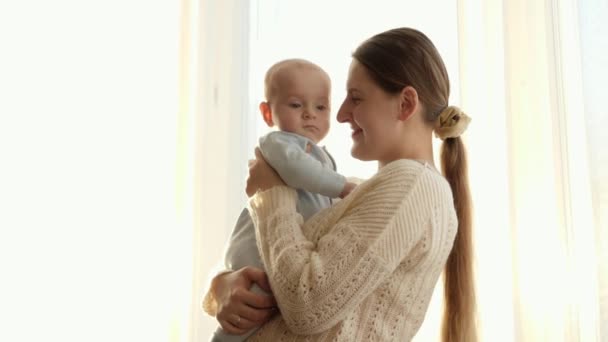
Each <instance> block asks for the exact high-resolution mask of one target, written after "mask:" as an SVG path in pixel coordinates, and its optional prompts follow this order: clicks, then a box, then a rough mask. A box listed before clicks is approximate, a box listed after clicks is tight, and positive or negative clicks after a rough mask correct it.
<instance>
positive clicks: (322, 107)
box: [317, 105, 327, 110]
mask: <svg viewBox="0 0 608 342" xmlns="http://www.w3.org/2000/svg"><path fill="white" fill-rule="evenodd" d="M326 109H327V106H325V105H318V106H317V110H326Z"/></svg>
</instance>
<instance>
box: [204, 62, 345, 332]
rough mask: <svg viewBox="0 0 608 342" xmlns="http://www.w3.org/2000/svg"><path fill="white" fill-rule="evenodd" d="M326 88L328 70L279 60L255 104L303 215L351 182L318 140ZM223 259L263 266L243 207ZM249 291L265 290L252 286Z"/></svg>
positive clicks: (325, 115)
mask: <svg viewBox="0 0 608 342" xmlns="http://www.w3.org/2000/svg"><path fill="white" fill-rule="evenodd" d="M330 88H331V82H330V79H329V75H328V74H327V73H326V72H325V71H324V70H323V69H321V68H320V67H319V66H317V65H315V64H313V63H311V62H309V61H306V60H302V59H289V60H284V61H281V62H278V63H276V64H274V65H273V66H272V67H271V68H270V69H269V70H268V71H267V72H266V77H265V96H266V101H265V102H262V103H260V112H261V114H262V117H263V119H264V122H266V124H267V125H268V126H269V127H274V126H278V128H279V131H274V132H271V133H269V134H267V135H265V136H263V137H261V138H260V140H259V148H260V150H261V152H262V155H263V156H264V159H265V160H266V161H267V162H268V163H269V164H270V165H271V166H272V167H273V168H274V169H275V170H276V171H277V173H278V174H279V176H280V177H281V178H282V179H283V181H284V182H285V183H286V184H287V185H288V186H290V187H292V188H295V189H297V190H298V202H297V210H298V212H299V213H300V214H301V215H302V217H303V219H304V220H307V219H308V218H309V217H311V216H312V215H314V214H315V213H317V212H318V211H319V210H321V209H323V208H327V207H329V206H330V205H331V204H332V200H333V199H334V198H337V197H340V198H343V197H345V196H346V195H348V194H349V193H350V192H351V191H352V190H353V189H354V187H355V186H356V185H355V183H352V182H349V181H347V180H346V178H345V177H344V176H342V175H340V174H338V173H337V172H336V165H335V162H334V160H333V158H332V157H331V156H330V155H329V153H328V152H327V151H326V150H325V148H323V147H319V146H318V145H317V143H319V141H321V140H322V139H323V138H324V137H325V136H326V135H327V133H328V131H329V126H330V124H329V123H330V117H329V114H330V113H329V112H330ZM224 262H225V264H226V267H227V268H228V269H232V270H236V269H240V268H242V267H244V266H255V267H258V268H262V269H263V268H264V265H263V264H262V261H261V260H260V256H259V254H258V248H257V245H256V239H255V227H254V226H253V223H252V221H251V217H250V216H249V212H248V211H247V209H246V208H245V209H244V210H243V211H242V213H241V215H240V217H239V219H238V221H237V223H236V226H235V227H234V229H233V231H232V235H231V237H230V241H229V244H228V246H227V250H226V254H225V260H224ZM252 291H255V292H258V293H264V291H263V290H262V289H260V288H259V287H258V286H257V285H253V287H252ZM235 323H237V322H235ZM237 324H238V323H237ZM256 330H257V329H252V330H251V331H249V332H248V333H246V334H244V335H240V336H237V335H230V334H227V333H225V332H224V331H223V330H222V329H221V328H218V329H217V330H216V332H215V334H214V336H213V338H212V341H214V342H226V341H231V342H232V341H244V340H246V339H247V337H249V336H250V335H251V334H253V333H254V332H255V331H256Z"/></svg>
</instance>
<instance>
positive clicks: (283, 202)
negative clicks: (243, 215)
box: [249, 186, 298, 222]
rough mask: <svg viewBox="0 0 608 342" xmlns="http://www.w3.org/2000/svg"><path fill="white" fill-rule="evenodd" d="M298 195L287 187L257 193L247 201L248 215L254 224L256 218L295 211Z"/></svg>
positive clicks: (277, 187) (276, 187)
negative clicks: (284, 211)
mask: <svg viewBox="0 0 608 342" xmlns="http://www.w3.org/2000/svg"><path fill="white" fill-rule="evenodd" d="M297 200H298V194H297V192H296V190H294V189H292V188H290V187H287V186H275V187H272V188H270V189H268V190H264V191H258V192H257V193H256V194H255V195H254V196H253V197H251V198H250V199H249V208H250V209H249V213H250V214H251V216H252V218H253V219H254V222H258V220H257V218H258V217H268V216H270V215H271V214H273V213H275V212H277V211H283V210H288V211H293V212H295V211H296V203H297Z"/></svg>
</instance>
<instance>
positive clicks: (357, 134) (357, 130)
mask: <svg viewBox="0 0 608 342" xmlns="http://www.w3.org/2000/svg"><path fill="white" fill-rule="evenodd" d="M362 133H363V130H362V129H361V128H359V129H355V130H353V133H352V135H351V136H352V138H353V139H354V138H356V137H358V136H360V135H361V134H362Z"/></svg>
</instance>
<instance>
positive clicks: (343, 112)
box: [336, 100, 350, 123]
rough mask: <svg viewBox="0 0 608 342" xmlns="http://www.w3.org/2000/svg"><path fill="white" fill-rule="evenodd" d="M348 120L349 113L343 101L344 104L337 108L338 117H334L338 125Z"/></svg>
mask: <svg viewBox="0 0 608 342" xmlns="http://www.w3.org/2000/svg"><path fill="white" fill-rule="evenodd" d="M349 119H350V115H349V112H348V111H347V108H346V100H345V101H344V102H342V105H340V108H338V115H337V116H336V120H338V122H340V123H344V122H348V120H349Z"/></svg>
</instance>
